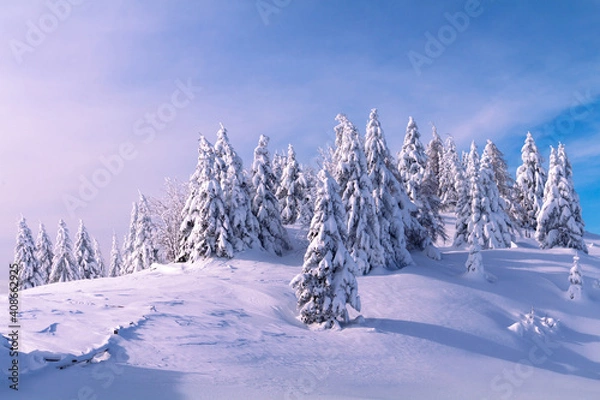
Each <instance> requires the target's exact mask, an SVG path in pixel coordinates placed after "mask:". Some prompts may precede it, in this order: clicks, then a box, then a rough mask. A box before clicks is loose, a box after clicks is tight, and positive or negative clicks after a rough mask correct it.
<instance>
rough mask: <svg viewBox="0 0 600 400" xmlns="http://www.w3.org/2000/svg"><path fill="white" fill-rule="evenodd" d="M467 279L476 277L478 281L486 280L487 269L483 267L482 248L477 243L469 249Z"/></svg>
mask: <svg viewBox="0 0 600 400" xmlns="http://www.w3.org/2000/svg"><path fill="white" fill-rule="evenodd" d="M465 266H466V267H467V277H474V278H477V279H484V278H485V277H486V275H485V269H484V267H483V258H482V256H481V247H480V246H479V244H477V243H475V244H473V245H471V248H470V249H469V257H468V258H467V263H466V264H465Z"/></svg>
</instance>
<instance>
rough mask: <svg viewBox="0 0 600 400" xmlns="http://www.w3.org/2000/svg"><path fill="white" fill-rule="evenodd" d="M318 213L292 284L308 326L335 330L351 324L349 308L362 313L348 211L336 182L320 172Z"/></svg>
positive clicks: (327, 174)
mask: <svg viewBox="0 0 600 400" xmlns="http://www.w3.org/2000/svg"><path fill="white" fill-rule="evenodd" d="M318 178H319V181H318V191H317V198H316V200H315V214H314V217H313V219H312V221H311V225H310V229H309V232H308V240H309V241H310V244H309V245H308V248H307V250H306V254H305V255H304V265H303V266H302V272H301V273H300V274H298V275H297V276H296V277H295V278H294V279H292V281H291V282H290V286H291V287H292V288H293V289H294V290H295V292H296V298H297V299H298V309H299V310H300V319H301V320H302V322H304V323H306V324H309V325H311V324H317V325H320V326H322V327H324V328H332V327H334V326H336V325H338V324H339V322H348V319H349V318H348V310H347V308H346V307H347V305H350V306H351V307H352V308H354V309H355V310H357V311H360V297H359V296H358V283H357V281H356V278H355V276H354V274H353V273H352V271H354V270H356V269H357V268H356V265H355V263H354V259H353V257H352V256H351V255H350V253H349V252H348V249H346V247H345V245H344V243H345V242H346V241H347V238H346V237H345V236H346V215H345V213H346V211H345V207H344V205H343V203H342V200H341V199H340V197H339V194H338V193H339V191H340V189H339V187H338V185H337V183H336V181H335V180H334V179H333V178H332V177H331V176H330V175H329V173H328V172H327V171H325V170H322V171H321V172H319V176H318Z"/></svg>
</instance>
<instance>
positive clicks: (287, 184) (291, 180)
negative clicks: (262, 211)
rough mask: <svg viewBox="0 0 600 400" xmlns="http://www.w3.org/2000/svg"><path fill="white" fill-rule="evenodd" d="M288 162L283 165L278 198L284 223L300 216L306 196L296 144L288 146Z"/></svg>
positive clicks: (293, 220) (291, 221)
mask: <svg viewBox="0 0 600 400" xmlns="http://www.w3.org/2000/svg"><path fill="white" fill-rule="evenodd" d="M285 160H286V164H285V166H284V167H283V170H282V173H281V178H280V182H279V188H278V189H277V193H276V194H277V199H279V206H280V209H281V211H280V212H281V222H282V223H283V224H284V225H289V224H293V223H294V222H296V221H297V220H298V218H299V217H300V212H301V210H302V203H303V201H304V198H305V191H306V181H305V180H304V175H303V174H302V171H301V170H300V166H299V165H298V161H296V152H295V151H294V146H292V145H291V144H290V145H289V146H288V153H287V157H286V159H285Z"/></svg>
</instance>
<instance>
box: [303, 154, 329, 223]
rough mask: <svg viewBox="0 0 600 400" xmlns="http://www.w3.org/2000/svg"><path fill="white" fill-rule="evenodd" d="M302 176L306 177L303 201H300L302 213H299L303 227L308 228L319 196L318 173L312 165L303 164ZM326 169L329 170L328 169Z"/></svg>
mask: <svg viewBox="0 0 600 400" xmlns="http://www.w3.org/2000/svg"><path fill="white" fill-rule="evenodd" d="M300 169H301V170H302V177H303V179H304V183H305V186H304V192H303V196H302V201H301V203H300V214H299V215H298V222H299V223H300V225H301V226H302V227H306V228H308V227H309V226H310V221H311V220H312V217H313V215H314V212H315V209H314V207H315V198H316V197H317V189H316V187H317V174H316V173H315V171H314V169H313V168H312V167H310V166H301V168H300ZM326 171H328V172H329V170H328V169H326Z"/></svg>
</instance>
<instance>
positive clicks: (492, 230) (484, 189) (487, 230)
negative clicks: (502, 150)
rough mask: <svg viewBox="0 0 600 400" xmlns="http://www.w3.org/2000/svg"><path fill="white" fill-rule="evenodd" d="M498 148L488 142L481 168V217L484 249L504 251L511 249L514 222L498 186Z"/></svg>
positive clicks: (482, 157) (482, 156)
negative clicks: (496, 153) (496, 165)
mask: <svg viewBox="0 0 600 400" xmlns="http://www.w3.org/2000/svg"><path fill="white" fill-rule="evenodd" d="M495 147H496V146H494V144H493V143H492V142H491V141H489V140H488V142H487V145H486V146H485V149H484V150H483V154H482V155H481V163H480V167H479V185H480V190H481V193H480V196H481V216H482V219H483V221H484V224H483V248H484V249H503V248H508V247H510V243H511V241H512V240H513V239H514V238H513V235H512V222H511V220H510V218H509V216H508V214H507V212H506V203H505V201H504V199H503V198H502V196H501V194H500V190H499V188H498V186H497V184H496V182H497V179H498V178H497V177H495V176H494V175H495V171H494V162H498V161H497V156H495V155H494V154H495V152H496V150H494V149H495Z"/></svg>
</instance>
